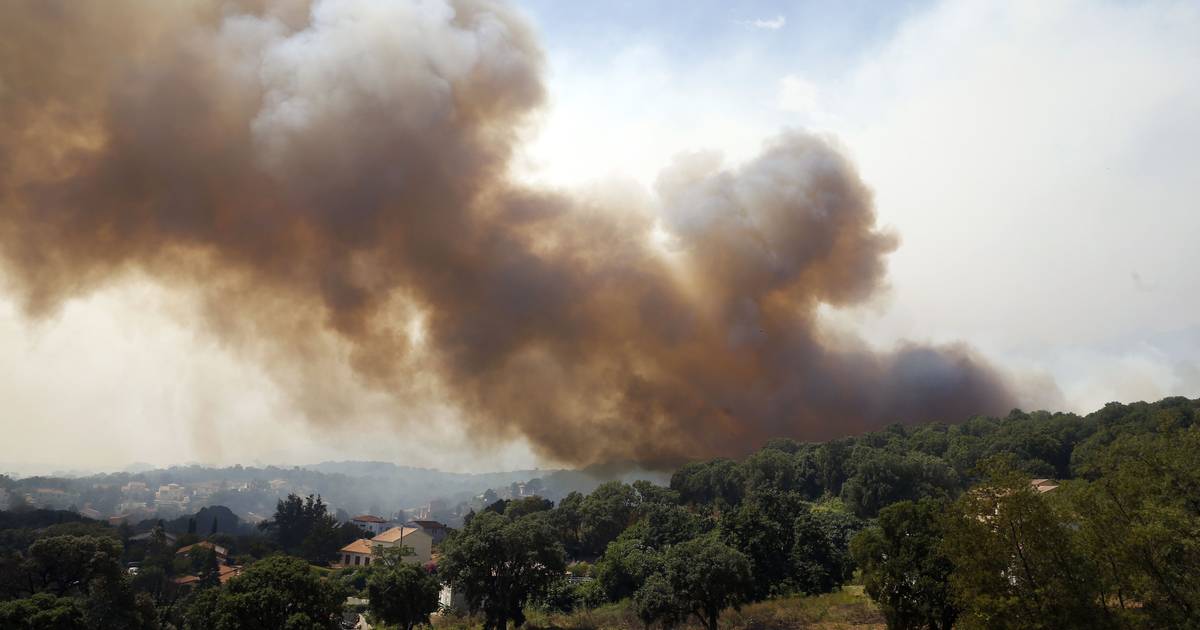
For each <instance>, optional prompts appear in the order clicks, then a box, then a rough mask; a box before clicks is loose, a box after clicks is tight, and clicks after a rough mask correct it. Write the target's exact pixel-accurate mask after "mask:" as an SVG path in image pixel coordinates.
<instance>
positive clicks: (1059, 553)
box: [942, 461, 1115, 628]
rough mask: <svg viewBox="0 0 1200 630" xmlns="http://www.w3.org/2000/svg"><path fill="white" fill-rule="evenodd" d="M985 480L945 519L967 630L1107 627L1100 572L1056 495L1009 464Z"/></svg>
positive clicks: (953, 580)
mask: <svg viewBox="0 0 1200 630" xmlns="http://www.w3.org/2000/svg"><path fill="white" fill-rule="evenodd" d="M986 470H987V478H986V480H985V481H984V483H982V484H980V485H978V486H976V487H975V488H972V489H971V490H970V491H968V492H966V493H964V494H963V496H962V497H960V498H959V499H958V500H957V501H956V502H955V503H954V504H953V506H952V508H951V509H950V511H949V514H948V516H947V519H946V521H945V523H944V525H943V527H944V531H945V537H944V539H943V544H942V552H943V553H945V555H946V557H947V558H949V560H950V562H951V563H952V564H953V565H954V571H953V572H952V573H951V574H950V587H951V592H952V593H953V600H954V603H955V605H956V606H958V607H959V608H960V609H961V611H962V612H961V614H960V616H959V620H958V623H959V625H960V626H961V627H964V628H984V627H986V628H1068V627H1074V628H1079V627H1086V628H1104V627H1109V626H1112V625H1114V622H1115V619H1114V617H1113V615H1112V614H1111V613H1110V612H1109V611H1108V610H1107V609H1106V601H1105V600H1106V596H1105V593H1104V592H1103V588H1102V585H1101V582H1100V580H1099V575H1100V573H1099V571H1098V570H1097V568H1096V567H1095V566H1094V565H1093V564H1092V562H1091V560H1090V558H1088V557H1087V555H1086V554H1084V553H1083V552H1082V550H1081V549H1080V545H1079V540H1078V538H1077V537H1076V536H1075V535H1074V527H1073V525H1072V524H1071V523H1070V522H1069V521H1068V520H1067V519H1065V518H1063V515H1062V514H1060V513H1058V512H1057V511H1056V508H1055V506H1054V505H1052V503H1051V501H1052V498H1053V497H1051V496H1047V495H1042V494H1040V493H1038V492H1037V491H1035V490H1033V489H1032V488H1031V486H1030V485H1029V479H1028V477H1027V476H1026V475H1025V474H1024V473H1022V472H1020V471H1018V470H1017V469H1015V468H1013V467H1012V465H1011V464H1010V463H1007V462H1004V461H994V462H990V463H988V464H987V465H986Z"/></svg>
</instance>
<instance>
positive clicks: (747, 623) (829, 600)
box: [433, 586, 885, 630]
mask: <svg viewBox="0 0 1200 630" xmlns="http://www.w3.org/2000/svg"><path fill="white" fill-rule="evenodd" d="M526 615H527V616H528V621H527V622H526V625H525V627H526V628H529V630H645V628H644V626H643V625H642V622H641V620H640V619H638V618H637V615H635V614H634V612H633V609H632V608H631V607H630V605H629V602H628V601H624V602H619V603H616V604H608V605H605V606H601V607H599V608H595V609H592V610H583V611H577V612H574V613H571V614H555V613H544V612H540V611H533V610H530V611H527V612H526ZM482 625H483V623H482V620H480V619H473V618H470V617H461V616H445V617H438V618H435V619H434V622H433V627H434V629H435V630H478V628H480V627H482ZM720 626H721V629H722V630H791V629H795V628H814V629H821V630H835V629H837V630H841V629H849V628H855V629H866V628H871V629H877V628H884V627H885V626H884V622H883V616H882V615H881V614H880V613H879V609H878V608H877V607H876V606H875V604H874V603H873V602H872V601H871V600H870V599H869V598H868V597H867V596H866V595H865V594H863V591H862V587H861V586H847V587H845V588H844V589H842V590H841V591H837V592H835V593H829V594H826V595H817V596H814V597H799V596H797V597H781V598H779V599H772V600H768V601H765V602H758V603H756V604H748V605H746V606H743V607H742V610H741V611H740V612H739V611H734V610H727V611H725V614H723V615H721V621H720ZM700 628H701V627H700V625H699V624H697V623H695V622H694V621H693V622H690V623H688V624H686V625H684V626H681V627H680V628H679V630H700Z"/></svg>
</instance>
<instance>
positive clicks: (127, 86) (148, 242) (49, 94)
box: [0, 0, 1014, 465]
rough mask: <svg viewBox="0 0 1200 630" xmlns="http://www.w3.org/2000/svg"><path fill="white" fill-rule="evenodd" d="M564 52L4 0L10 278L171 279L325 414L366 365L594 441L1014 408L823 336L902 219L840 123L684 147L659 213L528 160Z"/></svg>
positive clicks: (398, 394) (478, 35) (506, 14)
mask: <svg viewBox="0 0 1200 630" xmlns="http://www.w3.org/2000/svg"><path fill="white" fill-rule="evenodd" d="M542 65H543V60H542V56H541V52H540V51H539V48H538V46H537V42H536V41H535V38H534V34H533V33H532V31H531V29H530V27H529V26H528V25H527V24H526V23H525V22H524V21H523V20H522V19H521V17H520V16H519V15H518V14H516V13H515V12H514V11H513V10H511V9H510V8H509V7H507V6H505V5H503V4H500V3H497V2H491V1H489V0H446V1H440V0H431V1H428V2H420V3H417V2H374V1H369V0H339V1H337V2H332V1H329V2H324V1H320V0H313V1H312V2H311V3H310V2H306V1H302V0H297V1H292V2H289V1H284V0H242V1H236V2H235V1H217V0H212V1H199V0H197V1H192V2H150V1H141V2H138V1H128V0H110V1H108V2H103V3H100V2H93V3H80V2H71V1H68V0H13V1H11V2H6V3H4V4H3V6H2V7H0V256H2V259H3V265H4V268H5V270H6V274H7V278H8V280H9V282H10V290H11V291H13V292H15V293H16V294H17V295H19V296H20V297H21V299H22V302H23V304H24V306H25V308H26V310H27V312H28V313H29V314H30V315H31V316H34V317H37V316H41V315H45V314H47V313H52V312H54V311H55V309H56V308H57V307H58V306H59V305H60V304H61V303H62V302H63V301H64V300H66V299H69V298H71V297H72V296H76V295H79V294H81V293H83V292H86V291H89V290H92V289H94V288H96V287H99V286H102V285H103V284H105V283H108V282H115V281H119V280H120V279H122V278H124V277H126V276H127V274H129V273H131V272H138V273H147V274H150V275H152V276H153V277H155V278H156V279H158V280H159V281H161V282H164V283H167V284H170V285H172V286H177V287H187V288H189V290H194V291H196V292H197V293H198V294H199V295H200V296H201V297H202V300H203V304H204V305H205V306H204V308H203V312H202V313H201V315H202V316H203V317H204V321H205V323H206V325H207V326H208V328H209V329H211V330H212V331H213V332H215V333H216V334H217V335H218V338H219V339H221V340H223V341H224V342H226V343H228V344H229V345H230V346H231V347H236V348H243V347H254V348H262V349H263V350H262V351H261V352H258V353H257V354H255V356H256V357H258V358H259V359H260V360H262V361H263V362H264V363H265V364H266V366H267V367H268V369H269V370H271V371H272V373H274V374H276V375H277V376H278V378H279V380H280V381H281V382H283V383H285V384H286V385H287V386H288V387H289V389H290V391H292V392H293V394H294V396H295V399H296V401H297V402H298V403H299V404H300V406H301V408H303V409H304V410H305V412H306V415H307V416H308V417H309V419H310V420H312V421H313V422H318V423H329V422H336V421H338V419H339V418H340V417H341V415H342V414H343V413H345V412H346V407H345V405H346V404H352V403H347V402H346V401H344V400H342V399H341V398H339V391H338V387H337V386H336V381H335V380H332V379H331V378H330V377H329V374H331V373H332V372H335V371H336V370H338V369H342V370H344V369H345V366H349V368H350V373H351V374H353V376H354V379H355V381H356V382H358V383H361V384H363V385H365V386H366V387H368V388H369V389H370V390H372V391H374V392H377V393H381V394H384V395H386V396H388V397H390V399H391V400H394V401H395V402H396V403H397V404H398V405H399V404H402V403H404V402H405V401H407V400H409V399H412V398H418V397H437V398H439V399H441V400H445V401H447V402H448V403H449V404H451V405H452V406H453V407H455V408H456V409H458V410H460V411H461V413H462V415H463V417H464V418H465V419H466V421H467V422H468V423H469V426H470V427H471V429H472V430H473V431H474V432H475V433H477V434H478V435H481V436H484V437H485V438H488V437H490V438H496V439H506V438H512V437H516V436H523V437H525V438H527V439H528V440H529V442H530V443H531V444H532V445H533V447H534V448H535V449H536V450H537V451H538V452H539V453H541V454H542V455H544V456H546V457H548V458H551V459H555V460H559V461H564V462H572V463H592V462H599V461H609V460H618V459H620V460H635V461H638V462H641V463H644V464H651V465H654V464H665V463H671V462H675V461H679V460H680V459H682V458H688V457H700V456H712V455H719V454H725V455H729V454H738V453H742V452H745V451H747V450H749V449H751V448H753V447H755V446H757V445H759V444H760V443H761V442H763V441H764V440H766V439H767V438H769V437H774V436H793V437H798V438H810V439H822V438H829V437H833V436H837V435H843V434H847V433H852V432H857V431H861V430H864V429H868V428H872V427H877V426H880V425H882V424H885V423H890V422H897V421H900V422H911V421H918V420H931V419H944V420H957V419H962V418H964V417H966V416H968V415H971V414H975V413H985V412H986V413H992V412H1002V411H1006V410H1007V409H1008V408H1010V407H1011V406H1012V405H1013V402H1014V396H1013V393H1012V391H1011V388H1010V387H1009V386H1008V385H1007V384H1006V382H1005V381H1004V379H1002V378H1001V377H1000V376H999V375H998V374H997V373H996V372H995V371H994V370H993V369H992V368H990V367H989V366H988V365H987V364H986V363H984V362H982V361H981V360H980V359H979V358H977V357H975V356H974V355H973V354H972V353H971V352H970V351H969V350H968V349H966V348H963V347H958V346H954V347H929V346H922V345H908V346H904V347H901V348H899V349H897V350H895V351H891V352H886V353H878V352H874V351H872V350H869V349H866V348H865V347H863V346H862V344H857V345H855V344H853V343H851V344H847V343H844V342H843V343H838V344H836V345H835V344H832V343H830V342H829V341H828V340H826V339H825V338H824V337H823V336H822V334H821V332H820V329H819V326H818V317H817V312H818V308H819V307H820V306H821V305H829V306H832V307H843V306H850V305H855V304H859V303H862V302H864V301H865V300H868V299H870V298H871V296H872V295H873V294H875V293H876V292H877V290H878V289H879V287H880V285H881V283H882V282H883V278H884V274H885V258H886V256H887V254H888V253H889V252H890V251H892V250H893V249H894V248H895V247H896V244H897V243H896V239H895V238H894V237H893V236H892V235H890V234H888V233H886V232H884V231H881V230H880V229H878V228H877V227H876V218H875V212H874V209H873V205H872V199H871V194H870V192H869V190H868V189H867V188H866V187H865V185H864V184H863V182H862V181H861V180H860V179H859V177H858V175H857V174H856V172H855V170H854V168H853V166H852V165H851V164H850V163H849V162H848V161H847V160H846V158H845V157H843V156H842V155H841V154H840V153H839V152H838V151H837V150H836V149H835V148H834V147H831V146H830V145H829V144H828V143H827V142H826V141H824V140H823V139H821V138H818V137H814V136H811V135H806V134H803V133H798V132H790V133H784V134H782V135H780V136H779V137H777V138H775V139H773V140H772V141H771V142H769V143H768V145H767V146H765V148H764V150H763V152H762V153H761V155H759V156H758V157H757V158H755V159H754V160H752V161H750V162H749V163H747V164H744V165H742V166H740V167H738V168H735V169H729V168H725V167H722V166H721V164H720V163H719V162H718V161H716V160H714V159H711V158H708V157H704V156H691V157H687V158H681V159H680V160H679V161H678V162H677V163H675V164H674V165H672V166H671V167H670V168H668V169H667V170H666V171H664V172H663V173H662V175H661V176H660V178H659V183H658V187H657V193H658V195H657V201H656V202H655V205H656V207H655V208H652V209H647V208H644V207H639V206H640V205H639V204H636V203H630V204H617V203H611V202H606V201H602V200H601V199H600V198H598V197H594V196H593V197H583V196H571V195H567V194H564V193H560V192H554V191H544V190H537V189H532V188H530V187H528V186H522V185H519V184H515V183H513V181H512V178H511V177H510V176H509V173H510V160H511V158H512V155H513V153H514V149H515V147H517V145H518V142H519V140H520V137H521V134H522V131H523V129H524V128H525V126H526V125H527V124H528V123H530V121H531V119H532V117H533V116H535V115H536V113H537V111H538V109H539V106H540V105H541V103H542V101H543V98H544V87H543V84H542V81H541V74H542ZM656 226H657V228H658V231H659V232H663V233H665V234H666V235H667V236H666V239H665V240H666V241H667V243H666V245H665V246H660V245H659V244H656V241H655V239H654V238H652V234H653V233H655V230H656ZM413 322H420V323H419V325H416V324H413ZM339 366H341V367H340V368H339Z"/></svg>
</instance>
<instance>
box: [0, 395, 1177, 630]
mask: <svg viewBox="0 0 1200 630" xmlns="http://www.w3.org/2000/svg"><path fill="white" fill-rule="evenodd" d="M1198 413H1200V401H1190V400H1187V399H1183V398H1170V399H1165V400H1162V401H1159V402H1157V403H1138V404H1132V405H1118V404H1111V405H1108V406H1106V407H1104V408H1103V409H1101V410H1099V411H1097V412H1095V413H1092V414H1089V415H1087V416H1077V415H1074V414H1061V413H1055V414H1052V413H1047V412H1035V413H1024V412H1021V411H1019V410H1015V411H1013V412H1012V413H1010V414H1008V415H1007V416H1005V417H1001V418H988V417H978V418H972V419H969V420H967V421H965V422H963V423H961V424H956V425H942V424H930V425H922V426H899V425H896V426H891V427H887V428H885V429H883V430H880V431H876V432H872V433H867V434H864V435H860V436H854V437H847V438H843V439H839V440H833V441H829V442H825V443H819V444H818V443H801V442H797V441H793V440H785V439H779V440H773V441H771V442H770V443H768V444H766V445H765V446H764V447H763V448H762V449H761V450H759V451H758V452H756V453H753V454H751V455H749V456H747V457H745V458H744V459H741V460H731V459H714V460H709V461H702V462H694V463H691V464H688V465H685V466H683V467H681V468H680V469H678V470H677V471H676V472H675V473H674V475H673V476H672V477H671V480H670V484H669V486H668V487H663V486H657V485H654V484H651V483H648V482H644V481H639V482H634V483H631V484H626V483H622V482H609V483H605V484H602V485H600V486H599V487H598V488H596V489H595V490H594V491H593V492H591V493H588V494H582V493H571V494H569V495H567V496H565V497H564V498H562V499H561V500H560V501H558V502H557V503H554V502H551V501H549V500H546V499H544V498H541V497H536V496H533V497H524V498H520V499H515V500H497V501H495V502H493V503H491V504H490V505H488V506H486V507H485V508H483V509H482V510H480V511H479V512H478V513H472V514H470V515H469V517H468V518H467V519H465V524H464V526H463V527H462V528H461V529H460V530H458V531H455V532H453V533H452V534H451V535H450V536H449V537H448V538H447V539H446V541H444V542H443V543H442V544H441V546H440V548H439V549H438V550H437V551H438V554H437V556H438V559H437V562H436V563H431V564H430V565H428V566H417V565H415V564H413V563H412V561H411V559H408V560H407V561H406V557H405V556H404V555H403V553H404V550H388V551H387V552H386V553H385V552H382V551H381V552H380V556H379V557H378V558H377V560H376V562H373V563H372V565H371V566H370V567H355V568H348V569H343V570H340V571H329V570H328V569H324V568H322V565H323V564H324V563H325V562H326V561H327V560H328V559H329V557H330V556H329V550H330V549H335V547H334V545H337V544H339V543H340V542H341V541H342V540H348V539H350V538H351V537H355V536H358V535H360V533H359V532H355V531H350V530H344V529H343V526H341V525H338V524H337V522H336V519H333V518H332V517H330V516H329V514H328V510H327V508H326V507H325V505H324V503H323V502H322V501H321V500H320V499H319V498H317V497H308V498H301V497H288V498H287V499H285V500H281V501H279V503H278V505H277V509H276V514H275V517H274V518H273V519H272V520H271V521H269V522H268V523H267V524H265V525H264V526H263V528H262V529H261V530H260V532H259V534H258V535H257V537H255V536H251V537H245V538H242V537H229V536H227V535H223V534H217V535H216V536H218V537H220V536H226V537H225V538H212V537H210V538H212V539H213V540H222V541H224V542H226V543H228V544H229V545H230V549H231V554H233V555H236V556H238V557H239V560H238V562H239V563H242V564H244V565H245V567H246V568H245V569H244V571H243V572H242V574H241V575H240V576H238V577H234V578H233V579H230V580H227V581H226V582H225V583H224V584H222V583H220V582H219V581H218V580H215V579H214V576H213V573H212V568H213V564H212V560H211V558H210V557H208V556H207V555H206V554H204V553H203V552H196V553H192V554H188V555H187V556H185V557H176V554H174V550H173V549H171V548H168V546H165V543H162V542H161V541H160V540H155V539H152V540H151V542H150V545H149V548H148V549H146V550H145V551H143V552H142V557H143V560H142V569H141V572H139V573H138V574H137V575H133V576H130V575H129V574H128V573H127V572H126V571H124V570H123V567H122V562H123V561H125V560H127V559H128V557H129V553H130V552H129V548H128V547H127V548H126V549H124V550H123V549H122V542H123V541H124V538H123V536H124V535H123V534H122V533H121V532H120V531H119V530H117V529H116V528H108V527H106V526H104V525H101V524H98V523H89V522H87V521H86V520H84V519H79V518H78V516H77V515H74V516H72V517H67V516H63V515H64V513H61V512H48V511H30V512H24V513H21V514H13V513H0V600H2V601H0V627H14V628H20V627H61V628H75V627H79V628H96V627H104V628H154V627H176V628H277V627H305V628H315V627H328V628H333V627H336V625H337V624H338V621H339V619H340V615H341V613H342V612H343V605H344V601H345V597H346V596H347V595H351V594H353V595H358V596H362V597H365V598H367V599H369V601H370V604H369V606H370V608H369V612H370V613H371V614H372V616H373V618H374V619H376V620H377V621H382V622H385V623H388V624H392V625H396V626H400V627H404V628H406V630H408V629H411V628H412V627H414V626H416V625H420V624H423V623H427V622H428V621H429V619H430V615H431V614H432V613H433V612H434V611H436V610H437V608H438V591H439V590H440V589H441V587H442V585H448V586H449V587H450V588H451V589H452V590H453V591H454V593H455V594H456V597H457V598H459V599H461V600H462V601H464V602H465V605H466V607H467V608H468V609H469V610H470V611H472V612H474V613H477V614H478V615H479V617H478V618H479V619H480V620H481V621H482V623H483V625H484V627H485V628H486V630H503V629H505V628H507V627H509V626H510V625H511V626H520V625H523V623H524V622H525V621H526V616H527V613H528V612H529V611H530V610H531V609H533V608H538V609H543V610H552V611H573V610H580V609H587V608H594V607H597V606H601V605H604V604H607V603H612V602H624V603H625V604H624V605H627V606H629V607H630V609H631V610H633V611H634V612H636V614H637V616H638V617H639V618H640V619H641V621H642V622H643V623H644V624H645V626H646V627H647V628H650V627H661V628H664V629H670V628H673V627H676V626H680V625H685V624H690V625H693V626H697V627H702V628H705V630H716V628H717V627H718V626H719V624H720V623H721V619H722V614H723V613H724V612H725V611H727V610H729V609H738V607H740V606H742V605H744V604H746V603H749V602H755V601H761V600H766V599H771V598H776V597H782V596H790V595H813V594H819V593H826V592H830V591H833V590H836V589H838V588H840V587H842V586H843V585H845V584H847V583H848V582H850V581H852V580H859V579H860V580H861V582H862V584H863V585H864V587H865V590H866V592H867V593H868V594H869V595H870V596H871V597H872V598H874V599H875V600H876V601H877V602H878V604H879V606H880V609H881V610H882V611H883V614H884V616H885V617H886V620H887V623H888V626H889V627H892V628H937V629H941V628H950V627H961V628H1083V627H1087V628H1162V627H1181V628H1182V627H1200V570H1198V569H1197V567H1200V469H1198V468H1197V466H1196V465H1195V453H1196V452H1198V451H1197V449H1198V448H1200V428H1197V422H1196V420H1197V414H1198ZM1041 478H1046V479H1052V480H1053V482H1045V483H1042V484H1040V485H1038V486H1035V485H1033V484H1032V483H1031V481H1032V480H1035V479H1041ZM1051 486H1057V487H1055V488H1054V489H1052V490H1049V491H1047V489H1048V488H1050V487H1051ZM55 519H58V520H57V521H56V520H55ZM185 536H186V535H185ZM192 536H194V537H195V536H196V535H195V534H192ZM256 538H257V539H260V540H259V541H258V542H255V539H256ZM181 542H182V541H181ZM177 546H178V545H177ZM156 559H157V560H156ZM181 572H188V573H192V574H195V575H199V576H201V577H202V580H201V581H200V583H199V584H198V585H197V586H196V587H195V588H194V589H193V590H191V591H190V592H188V593H186V594H182V595H181V594H179V593H178V592H174V593H173V592H172V587H171V586H170V584H172V581H171V580H170V579H168V578H170V577H172V576H176V575H179V574H180V573H181ZM31 620H32V621H31ZM6 624H7V625H6ZM22 624H24V625H22ZM38 624H40V625H38Z"/></svg>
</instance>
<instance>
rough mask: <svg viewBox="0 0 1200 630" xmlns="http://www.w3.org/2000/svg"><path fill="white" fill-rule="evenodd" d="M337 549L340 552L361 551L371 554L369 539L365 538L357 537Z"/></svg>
mask: <svg viewBox="0 0 1200 630" xmlns="http://www.w3.org/2000/svg"><path fill="white" fill-rule="evenodd" d="M339 551H341V552H342V553H361V554H365V555H368V556H369V555H371V541H369V540H367V539H366V538H359V539H358V540H356V541H354V542H352V543H350V544H349V545H346V546H345V547H342V548H341V549H340V550H339Z"/></svg>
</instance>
